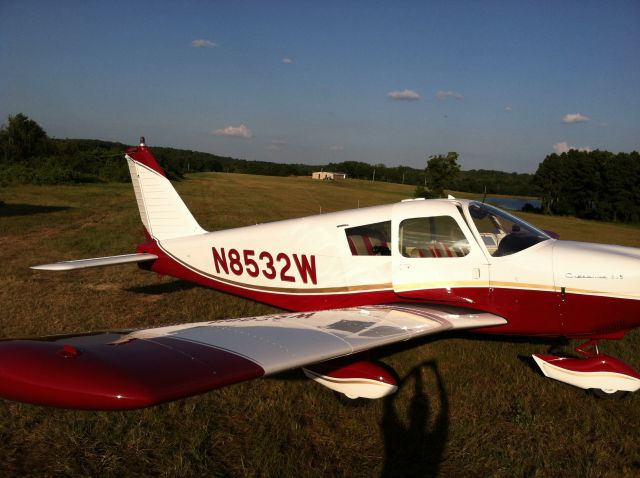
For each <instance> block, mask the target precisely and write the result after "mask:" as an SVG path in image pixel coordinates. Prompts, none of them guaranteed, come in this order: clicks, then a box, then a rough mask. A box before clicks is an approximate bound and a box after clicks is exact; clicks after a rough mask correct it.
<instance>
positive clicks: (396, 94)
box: [387, 89, 420, 101]
mask: <svg viewBox="0 0 640 478" xmlns="http://www.w3.org/2000/svg"><path fill="white" fill-rule="evenodd" d="M387 96H388V97H389V98H391V99H392V100H403V101H415V100H419V99H420V95H419V94H418V93H416V92H415V91H413V90H408V89H404V90H402V91H390V92H389V93H387Z"/></svg>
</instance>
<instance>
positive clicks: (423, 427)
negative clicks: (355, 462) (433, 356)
mask: <svg viewBox="0 0 640 478" xmlns="http://www.w3.org/2000/svg"><path fill="white" fill-rule="evenodd" d="M432 378H433V379H434V380H432ZM410 390H411V392H412V395H411V398H410V399H409V400H406V397H407V396H408V395H409V392H410ZM404 403H407V408H406V411H405V410H399V406H401V404H404ZM381 427H382V433H383V435H384V449H385V457H384V460H385V462H384V465H383V469H382V474H381V476H382V477H383V478H386V477H393V476H402V477H409V476H420V477H429V476H437V474H438V471H439V469H440V462H441V461H442V455H443V452H444V449H445V447H446V444H447V438H448V433H449V402H448V399H447V394H446V391H445V389H444V383H443V381H442V376H441V375H440V371H439V370H438V366H437V364H436V362H435V361H434V360H430V361H427V362H423V363H422V364H420V365H418V366H416V367H414V368H413V369H412V370H411V371H410V372H409V373H408V374H407V376H406V377H404V378H403V379H402V380H401V381H400V383H399V387H398V391H397V393H395V394H394V395H391V396H390V397H387V398H386V399H385V402H384V415H383V417H382V422H381Z"/></svg>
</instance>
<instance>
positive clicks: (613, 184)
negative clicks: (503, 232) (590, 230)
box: [534, 150, 640, 222]
mask: <svg viewBox="0 0 640 478" xmlns="http://www.w3.org/2000/svg"><path fill="white" fill-rule="evenodd" d="M534 182H535V184H536V185H537V186H538V188H539V189H540V191H541V195H542V208H543V212H545V213H547V214H567V215H572V216H577V217H580V218H585V219H600V220H606V221H622V222H638V221H640V154H638V152H637V151H633V152H631V153H617V154H614V153H610V152H608V151H598V150H596V151H591V152H584V151H576V150H571V151H569V152H568V153H562V154H560V155H558V154H551V155H549V156H547V157H546V158H545V159H544V161H543V162H542V163H540V165H539V166H538V170H537V171H536V174H535V177H534Z"/></svg>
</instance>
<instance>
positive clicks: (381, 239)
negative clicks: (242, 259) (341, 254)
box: [345, 221, 391, 256]
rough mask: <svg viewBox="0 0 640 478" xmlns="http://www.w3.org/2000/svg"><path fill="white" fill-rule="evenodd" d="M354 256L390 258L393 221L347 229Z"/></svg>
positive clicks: (348, 240) (350, 248) (350, 247)
mask: <svg viewBox="0 0 640 478" xmlns="http://www.w3.org/2000/svg"><path fill="white" fill-rule="evenodd" d="M345 233H346V235H347V242H348V243H349V250H351V254H352V255H354V256H390V255H391V247H390V243H391V221H385V222H377V223H375V224H367V225H365V226H358V227H350V228H348V229H345Z"/></svg>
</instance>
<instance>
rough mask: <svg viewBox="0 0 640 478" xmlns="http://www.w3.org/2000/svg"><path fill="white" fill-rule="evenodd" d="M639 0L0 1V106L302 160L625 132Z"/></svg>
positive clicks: (399, 160)
mask: <svg viewBox="0 0 640 478" xmlns="http://www.w3.org/2000/svg"><path fill="white" fill-rule="evenodd" d="M639 25H640V2H638V1H635V0H634V1H615V0H613V1H610V2H601V1H600V2H589V1H579V2H571V1H565V2H557V1H556V2H552V1H549V2H544V1H536V2H507V1H505V2H490V1H486V2H485V1H465V2H456V1H443V2H431V1H424V2H418V1H415V2H409V1H407V2H401V1H396V2H374V1H368V2H364V1H363V2H356V1H353V2H349V1H346V0H343V1H335V2H334V1H328V0H326V1H322V2H318V1H288V2H277V1H272V2H267V1H262V2H260V1H254V2H250V1H233V2H230V1H224V2H217V1H199V2H198V1H186V2H168V1H167V2H136V1H128V2H119V1H109V2H105V1H100V2H98V1H77V2H76V1H60V2H50V1H40V2H38V1H30V0H16V1H13V0H0V118H2V122H6V118H7V116H8V115H10V114H16V113H18V112H23V113H25V114H27V115H28V116H30V117H31V118H33V119H35V120H36V121H38V122H39V123H40V124H41V125H42V126H43V128H44V129H45V130H46V131H47V132H48V133H49V134H50V135H51V136H54V137H58V138H65V137H69V138H100V139H106V140H117V141H121V142H124V143H130V144H134V143H135V142H136V141H137V138H138V136H140V135H141V134H144V135H145V136H146V137H147V142H148V144H149V145H150V146H153V145H159V146H173V147H179V148H187V149H194V150H200V151H207V152H212V153H216V154H221V155H230V156H234V157H240V158H247V159H258V160H266V161H277V162H301V163H310V164H319V163H326V162H330V161H344V160H356V161H366V162H369V163H385V164H387V165H389V166H394V165H406V166H413V167H424V165H425V160H426V158H427V157H428V156H429V155H432V154H438V153H446V152H447V151H457V152H458V153H460V163H461V165H462V167H463V169H477V168H486V169H500V170H504V171H518V172H534V171H535V170H536V168H537V166H538V164H539V163H540V162H541V161H542V160H543V159H544V157H545V156H546V155H547V154H549V153H552V152H554V150H555V151H563V150H566V149H567V148H569V147H576V148H589V149H606V150H610V151H632V150H638V149H640V28H638V26H639Z"/></svg>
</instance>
